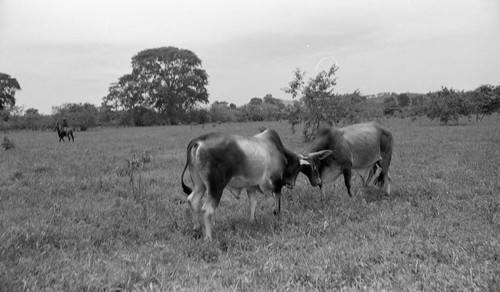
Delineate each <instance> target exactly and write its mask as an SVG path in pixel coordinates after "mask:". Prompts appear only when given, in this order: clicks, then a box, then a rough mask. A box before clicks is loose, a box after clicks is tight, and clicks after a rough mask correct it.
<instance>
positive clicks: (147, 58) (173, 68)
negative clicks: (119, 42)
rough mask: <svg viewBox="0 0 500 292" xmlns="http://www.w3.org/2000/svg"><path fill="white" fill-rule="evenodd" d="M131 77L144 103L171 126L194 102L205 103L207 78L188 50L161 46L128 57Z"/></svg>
mask: <svg viewBox="0 0 500 292" xmlns="http://www.w3.org/2000/svg"><path fill="white" fill-rule="evenodd" d="M132 75H133V77H134V78H135V79H136V80H138V82H139V84H140V87H141V89H142V92H143V93H144V94H145V96H146V98H145V99H146V100H145V101H146V103H147V104H148V105H150V106H152V107H153V108H155V109H157V110H158V111H160V112H161V113H162V114H164V115H166V116H167V118H168V119H169V120H170V121H171V123H173V122H176V121H177V120H179V119H181V116H182V114H183V113H184V112H186V111H187V110H189V109H192V108H193V106H194V105H195V104H196V103H198V102H202V103H208V92H207V89H206V86H207V85H208V75H207V73H206V72H205V70H203V69H201V60H200V59H199V58H198V56H196V54H194V53H193V52H191V51H189V50H184V49H178V48H175V47H162V48H156V49H148V50H144V51H141V52H139V53H138V54H137V55H135V56H134V57H133V58H132Z"/></svg>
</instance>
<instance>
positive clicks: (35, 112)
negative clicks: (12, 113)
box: [24, 108, 39, 116]
mask: <svg viewBox="0 0 500 292" xmlns="http://www.w3.org/2000/svg"><path fill="white" fill-rule="evenodd" d="M24 115H25V116H38V115H39V113H38V110H37V109H36V108H29V109H27V110H26V111H25V112H24Z"/></svg>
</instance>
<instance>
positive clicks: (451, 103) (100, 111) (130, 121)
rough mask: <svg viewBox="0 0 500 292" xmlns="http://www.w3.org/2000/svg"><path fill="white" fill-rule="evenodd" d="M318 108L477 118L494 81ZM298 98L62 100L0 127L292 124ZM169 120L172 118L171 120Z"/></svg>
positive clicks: (298, 113)
mask: <svg viewBox="0 0 500 292" xmlns="http://www.w3.org/2000/svg"><path fill="white" fill-rule="evenodd" d="M321 109H322V111H324V112H325V113H326V114H325V115H326V116H325V117H324V118H323V119H324V120H329V121H330V122H332V123H334V124H340V125H344V124H351V123H355V122H361V121H366V120H374V119H379V118H381V117H383V116H386V117H400V118H412V119H414V118H416V117H423V116H425V117H428V118H430V119H432V120H438V121H441V122H442V123H444V124H447V123H449V122H458V120H459V118H460V117H461V116H464V117H468V118H469V120H472V119H473V120H475V121H478V122H479V121H481V120H482V119H483V117H485V116H487V115H491V114H493V113H495V112H500V86H496V87H495V86H491V85H482V86H480V87H478V88H477V89H475V90H471V91H457V90H454V89H450V88H446V87H443V88H442V89H441V90H439V91H436V92H430V93H427V94H414V93H400V94H398V93H384V94H380V95H378V96H376V97H367V96H362V95H360V94H359V92H354V93H351V94H336V95H332V96H329V97H328V98H326V99H323V100H322V104H321ZM310 115H311V114H310V113H308V110H307V107H305V106H304V101H303V100H300V99H299V100H294V101H283V100H280V99H276V98H273V97H272V96H271V95H270V94H268V95H266V96H265V97H263V98H258V97H255V98H252V99H251V100H250V101H249V103H247V104H245V105H243V106H239V107H238V106H236V105H235V104H232V103H228V102H225V101H215V102H213V103H212V104H211V105H210V106H209V107H194V108H193V109H192V110H190V111H186V112H184V113H181V114H176V117H175V118H174V119H173V118H172V117H167V116H165V114H164V113H160V112H159V111H157V110H155V109H153V108H147V107H141V106H138V107H134V108H132V109H129V110H118V111H117V110H112V109H111V108H110V107H108V106H106V105H105V104H103V105H102V106H100V107H97V106H95V105H93V104H90V103H78V104H76V103H68V104H64V105H62V106H60V107H54V108H53V114H51V115H43V114H39V113H38V110H36V109H33V108H31V109H27V110H24V111H21V110H19V111H13V112H11V113H10V114H9V115H4V116H3V117H2V122H1V123H0V127H1V129H2V130H9V129H10V130H19V129H29V130H52V129H53V128H54V126H55V124H56V122H58V121H61V120H62V118H63V117H65V118H66V119H67V120H68V122H69V124H70V126H72V127H74V128H76V129H77V130H81V131H85V130H87V129H88V128H92V127H97V126H125V127H127V126H129V127H134V126H135V127H141V126H155V125H170V124H209V123H226V122H249V121H276V120H287V121H289V122H290V124H291V125H292V127H294V126H295V125H297V124H299V123H302V122H303V121H304V119H305V117H307V116H310ZM172 121H174V122H172Z"/></svg>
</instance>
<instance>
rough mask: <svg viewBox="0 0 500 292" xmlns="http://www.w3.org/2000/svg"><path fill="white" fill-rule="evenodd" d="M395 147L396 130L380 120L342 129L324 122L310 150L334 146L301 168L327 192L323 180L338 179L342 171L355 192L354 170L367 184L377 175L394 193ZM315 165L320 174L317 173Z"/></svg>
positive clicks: (378, 180) (349, 187)
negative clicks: (386, 126) (391, 165)
mask: <svg viewBox="0 0 500 292" xmlns="http://www.w3.org/2000/svg"><path fill="white" fill-rule="evenodd" d="M392 147H393V137H392V134H391V132H389V130H388V129H387V128H385V127H384V126H382V125H381V124H380V123H377V122H369V123H361V124H355V125H351V126H347V127H344V128H340V129H339V128H335V127H332V126H331V125H326V124H324V125H321V126H320V128H319V129H318V132H317V135H316V139H315V141H314V142H313V144H312V145H311V147H310V148H309V151H310V152H315V151H321V150H330V151H331V153H330V155H329V156H328V157H323V159H321V160H319V159H317V158H315V159H311V160H309V162H310V163H309V164H305V165H302V166H301V172H303V173H304V174H305V175H306V176H307V177H308V178H309V182H310V183H311V185H313V186H318V185H319V186H320V187H321V189H322V195H323V196H324V195H325V194H324V192H325V191H324V188H323V187H322V184H323V183H328V182H335V181H336V180H337V179H338V178H339V177H340V175H343V176H344V183H345V186H346V188H347V193H348V194H349V196H352V192H351V177H352V170H355V171H356V172H357V173H358V174H359V175H360V176H361V177H362V178H363V184H364V186H365V187H366V186H368V184H369V183H370V182H371V181H372V179H373V178H374V177H375V181H374V184H376V185H379V186H384V187H385V192H386V193H387V194H390V192H391V184H390V181H391V179H390V176H389V166H390V164H391V158H392ZM315 169H316V171H317V172H318V173H319V174H316V175H315V174H314V171H315Z"/></svg>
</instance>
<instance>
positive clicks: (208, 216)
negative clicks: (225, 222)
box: [202, 187, 224, 241]
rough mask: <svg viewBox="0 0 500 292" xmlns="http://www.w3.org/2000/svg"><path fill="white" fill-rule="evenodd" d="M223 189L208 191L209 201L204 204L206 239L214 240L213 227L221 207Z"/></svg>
mask: <svg viewBox="0 0 500 292" xmlns="http://www.w3.org/2000/svg"><path fill="white" fill-rule="evenodd" d="M223 190H224V187H222V188H216V189H215V190H211V189H210V188H209V189H208V196H207V200H206V201H205V203H204V204H203V207H202V210H203V212H204V214H203V218H204V220H205V239H207V240H209V241H210V240H212V227H213V220H214V212H215V209H216V208H217V206H218V205H219V201H220V198H221V197H222V191H223Z"/></svg>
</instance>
